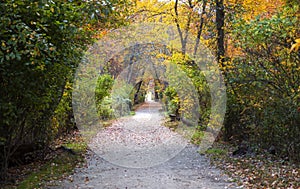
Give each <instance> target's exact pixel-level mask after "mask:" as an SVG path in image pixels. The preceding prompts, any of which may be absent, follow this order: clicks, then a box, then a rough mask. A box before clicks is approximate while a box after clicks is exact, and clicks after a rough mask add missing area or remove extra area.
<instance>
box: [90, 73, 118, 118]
mask: <svg viewBox="0 0 300 189" xmlns="http://www.w3.org/2000/svg"><path fill="white" fill-rule="evenodd" d="M113 84H114V80H113V78H112V77H111V76H110V75H108V74H104V75H101V76H100V77H99V79H98V81H97V86H96V89H95V98H96V104H97V110H98V114H99V116H100V118H101V119H103V120H105V119H109V118H112V114H113V110H112V107H111V106H112V99H111V96H110V93H111V88H112V86H113Z"/></svg>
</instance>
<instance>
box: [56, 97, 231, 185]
mask: <svg viewBox="0 0 300 189" xmlns="http://www.w3.org/2000/svg"><path fill="white" fill-rule="evenodd" d="M160 109H161V105H160V104H159V103H156V102H147V103H145V104H144V105H142V106H141V107H140V108H139V109H138V110H137V111H136V115H134V116H131V117H126V118H121V119H119V120H118V121H116V122H115V123H113V124H112V126H110V127H108V128H106V129H103V130H101V131H100V132H99V133H98V134H97V136H96V137H95V138H94V140H92V143H91V144H90V145H89V146H90V147H91V149H92V151H89V152H88V155H87V164H86V166H85V167H83V168H78V169H76V170H75V173H74V174H73V175H71V176H70V177H69V178H67V179H65V180H63V181H60V182H59V183H57V186H55V187H51V188H70V189H71V188H97V189H98V188H99V189H136V188H138V189H148V188H149V189H177V188H178V189H185V188H195V189H196V188H209V189H213V188H235V185H234V184H233V183H230V182H229V178H228V177H227V176H226V175H224V174H222V172H221V171H220V170H218V169H216V168H213V167H211V166H210V165H209V161H208V159H207V158H206V157H204V156H202V155H200V154H199V153H197V150H198V147H197V146H195V145H192V144H190V143H188V141H187V140H186V139H184V138H183V137H181V135H179V134H177V133H175V132H173V131H171V130H169V129H168V128H166V127H163V126H161V120H162V118H163V116H162V115H161V113H160V111H159V110H160Z"/></svg>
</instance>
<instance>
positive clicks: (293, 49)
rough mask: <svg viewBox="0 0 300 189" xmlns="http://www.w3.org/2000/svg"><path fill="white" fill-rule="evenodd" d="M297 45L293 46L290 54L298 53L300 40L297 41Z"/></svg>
mask: <svg viewBox="0 0 300 189" xmlns="http://www.w3.org/2000/svg"><path fill="white" fill-rule="evenodd" d="M295 42H296V43H295V44H293V45H292V47H291V50H290V52H292V51H295V52H297V51H298V50H299V47H300V38H299V39H296V40H295Z"/></svg>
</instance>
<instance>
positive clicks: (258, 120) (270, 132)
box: [226, 6, 300, 160]
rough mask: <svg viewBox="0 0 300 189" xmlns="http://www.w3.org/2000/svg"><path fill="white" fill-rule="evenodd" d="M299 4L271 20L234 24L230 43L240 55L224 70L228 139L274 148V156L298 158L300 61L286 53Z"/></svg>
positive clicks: (294, 32) (294, 36)
mask: <svg viewBox="0 0 300 189" xmlns="http://www.w3.org/2000/svg"><path fill="white" fill-rule="evenodd" d="M298 11H299V6H294V7H285V8H284V9H283V12H281V13H278V14H277V15H274V16H273V17H271V18H264V19H260V18H259V17H258V18H257V19H255V20H252V21H251V22H245V21H243V20H240V21H239V22H236V29H235V31H234V35H235V44H236V46H238V47H240V48H242V51H243V54H244V56H243V57H238V58H236V59H234V60H233V61H232V62H231V63H230V67H228V68H229V69H227V76H228V77H227V81H228V93H229V103H228V114H227V123H226V129H227V132H228V133H230V135H238V136H243V138H244V139H247V140H253V142H258V143H259V144H260V145H262V146H263V147H266V148H268V147H270V146H271V145H272V146H275V148H276V150H277V153H278V154H279V155H283V156H289V157H290V158H292V159H296V160H299V159H300V156H299V154H300V146H299V142H300V141H299V139H300V130H299V125H300V122H299V120H300V114H299V112H298V111H297V109H298V108H299V106H300V104H299V103H300V101H299V99H300V96H299V92H300V87H299V86H300V84H299V78H300V72H299V67H300V57H299V51H298V52H291V51H290V48H291V44H292V43H293V41H294V40H295V39H297V28H299V26H300V22H299V19H298V18H297V16H296V14H297V12H298Z"/></svg>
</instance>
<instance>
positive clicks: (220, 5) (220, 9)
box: [215, 0, 225, 66]
mask: <svg viewBox="0 0 300 189" xmlns="http://www.w3.org/2000/svg"><path fill="white" fill-rule="evenodd" d="M215 1H216V25H217V60H218V63H221V65H222V66H224V56H225V47H224V19H225V11H224V1H223V0H215Z"/></svg>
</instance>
